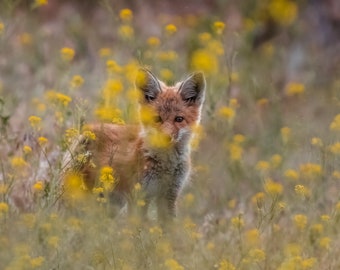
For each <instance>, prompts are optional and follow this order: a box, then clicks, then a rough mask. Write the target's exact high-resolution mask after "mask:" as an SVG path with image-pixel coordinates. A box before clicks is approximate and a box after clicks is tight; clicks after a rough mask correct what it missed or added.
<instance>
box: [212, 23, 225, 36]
mask: <svg viewBox="0 0 340 270" xmlns="http://www.w3.org/2000/svg"><path fill="white" fill-rule="evenodd" d="M224 28H225V24H224V22H221V21H217V22H214V24H213V29H214V31H215V32H216V34H218V35H221V34H222V33H223V30H224Z"/></svg>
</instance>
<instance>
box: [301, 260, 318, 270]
mask: <svg viewBox="0 0 340 270" xmlns="http://www.w3.org/2000/svg"><path fill="white" fill-rule="evenodd" d="M316 262H317V260H316V258H307V259H304V260H303V261H302V262H301V267H302V269H312V268H313V267H314V266H315V264H316Z"/></svg>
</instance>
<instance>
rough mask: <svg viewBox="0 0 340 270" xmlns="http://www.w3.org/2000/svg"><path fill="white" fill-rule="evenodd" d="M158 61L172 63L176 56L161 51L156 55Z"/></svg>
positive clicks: (172, 53)
mask: <svg viewBox="0 0 340 270" xmlns="http://www.w3.org/2000/svg"><path fill="white" fill-rule="evenodd" d="M157 57H158V58H159V60H161V61H164V62H172V61H174V60H176V59H177V58H178V55H177V53H176V52H175V51H171V50H170V51H161V52H159V53H158V54H157Z"/></svg>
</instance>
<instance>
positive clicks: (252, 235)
mask: <svg viewBox="0 0 340 270" xmlns="http://www.w3.org/2000/svg"><path fill="white" fill-rule="evenodd" d="M245 236H246V243H247V244H248V245H251V246H255V245H257V244H258V243H259V240H260V232H259V230H258V229H251V230H248V231H246V233H245Z"/></svg>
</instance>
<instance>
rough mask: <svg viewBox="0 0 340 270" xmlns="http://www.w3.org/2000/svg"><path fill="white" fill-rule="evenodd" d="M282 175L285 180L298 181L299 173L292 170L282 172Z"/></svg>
mask: <svg viewBox="0 0 340 270" xmlns="http://www.w3.org/2000/svg"><path fill="white" fill-rule="evenodd" d="M284 175H285V177H286V178H288V179H290V180H294V181H296V180H298V179H299V173H298V172H297V171H296V170H293V169H288V170H286V171H285V172H284Z"/></svg>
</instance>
